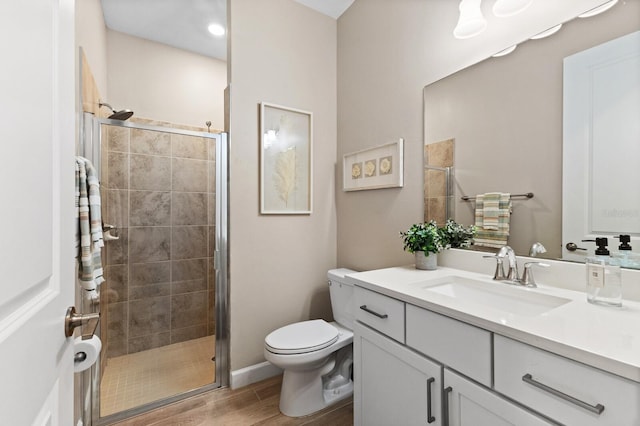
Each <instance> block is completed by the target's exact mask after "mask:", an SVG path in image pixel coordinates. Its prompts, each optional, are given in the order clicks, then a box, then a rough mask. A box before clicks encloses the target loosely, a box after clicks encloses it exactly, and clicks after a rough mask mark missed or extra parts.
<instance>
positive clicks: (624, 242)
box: [613, 234, 640, 268]
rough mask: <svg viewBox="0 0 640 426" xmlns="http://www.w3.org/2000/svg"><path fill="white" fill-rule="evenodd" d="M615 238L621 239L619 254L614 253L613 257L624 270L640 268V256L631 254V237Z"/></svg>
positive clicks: (621, 236)
mask: <svg viewBox="0 0 640 426" xmlns="http://www.w3.org/2000/svg"><path fill="white" fill-rule="evenodd" d="M613 238H618V239H620V245H619V246H618V250H619V252H618V253H614V254H613V257H614V259H616V261H617V262H618V263H619V265H620V266H621V267H623V268H640V255H638V254H637V253H632V252H631V245H630V244H629V243H630V242H631V237H630V236H629V235H624V234H623V235H619V236H615V237H613Z"/></svg>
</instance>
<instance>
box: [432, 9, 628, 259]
mask: <svg viewBox="0 0 640 426" xmlns="http://www.w3.org/2000/svg"><path fill="white" fill-rule="evenodd" d="M638 30H640V2H638V1H626V2H619V3H618V4H616V5H615V6H614V7H613V8H611V9H610V10H608V11H607V12H605V13H603V14H601V15H597V16H594V17H591V18H584V19H583V18H576V19H574V20H572V21H570V22H566V23H564V24H563V26H562V28H561V29H560V31H559V32H557V33H555V34H553V35H552V36H550V37H547V38H544V39H538V40H528V41H527V42H525V43H522V44H520V45H519V46H518V47H517V48H516V50H515V51H514V52H512V53H511V54H509V55H506V56H502V57H491V58H488V59H485V60H483V61H481V62H479V63H477V64H475V65H473V66H471V67H468V68H466V69H463V70H461V71H459V72H456V73H454V74H452V75H450V76H448V77H446V78H444V79H441V80H439V81H437V82H435V83H432V84H430V85H428V86H426V87H425V88H424V92H423V95H424V135H425V139H424V140H425V157H424V160H425V161H424V164H425V176H424V200H423V203H424V206H425V209H424V212H425V220H428V219H431V218H435V219H437V220H442V218H443V217H452V218H454V219H455V220H456V221H458V222H460V223H463V224H472V223H474V210H475V202H474V201H473V200H469V201H464V200H463V199H462V197H463V196H468V197H475V196H476V195H477V194H484V193H487V192H508V193H511V194H527V193H533V194H534V197H533V198H526V197H514V198H513V199H512V206H513V207H512V214H511V218H510V235H509V240H508V244H509V245H510V246H511V247H513V248H514V250H515V251H516V253H517V254H518V255H524V256H526V255H529V252H530V249H531V246H532V245H533V243H535V242H540V243H542V244H543V245H544V246H545V247H546V250H547V252H546V253H544V254H540V255H538V256H540V257H546V258H553V259H559V258H563V259H566V260H580V256H578V257H577V258H573V259H572V258H569V257H567V256H564V257H563V250H562V248H563V247H564V246H565V245H566V243H567V242H568V241H563V237H562V232H563V226H562V221H563V219H562V210H563V197H566V194H564V195H563V60H564V58H566V57H568V56H572V55H574V54H576V53H579V52H582V51H585V50H587V49H590V48H592V47H594V46H599V45H601V44H603V43H606V42H608V41H610V40H613V39H617V38H620V37H622V36H625V35H628V34H631V33H633V32H636V31H638ZM635 126H636V128H637V124H636V125H635ZM637 144H638V141H637V140H636V141H635V145H637ZM634 149H635V151H634ZM629 152H637V147H636V148H633V147H631V148H630V150H629ZM637 158H638V157H636V158H634V159H631V158H629V157H627V158H626V159H621V161H629V162H634V161H635V163H634V164H635V165H633V166H632V165H629V169H632V168H634V167H635V169H636V170H637V169H638V168H640V164H639V163H638V159H637ZM565 161H571V158H565ZM576 161H581V160H580V159H576ZM611 166H612V167H614V168H617V172H616V173H615V174H612V176H617V179H621V180H623V181H621V182H609V183H610V184H611V186H621V187H626V188H632V187H637V186H638V185H639V184H640V182H634V183H632V182H629V181H628V179H633V178H634V176H635V177H636V179H637V176H638V174H637V173H635V172H634V173H635V174H634V173H632V172H628V173H625V172H620V167H618V166H617V165H616V164H611ZM441 169H445V170H441ZM602 173H604V174H605V175H606V173H607V172H606V171H601V173H600V175H601V176H602V175H603V174H602ZM447 175H449V176H450V178H449V179H448V180H447V178H446V176H447ZM627 175H628V176H627ZM624 178H626V179H627V180H626V183H625V179H624ZM578 184H579V185H590V184H591V183H590V181H589V180H585V181H584V182H579V183H578ZM447 186H448V187H449V192H448V193H447V191H446V187H447ZM635 192H636V193H637V192H638V191H635ZM626 193H628V194H629V195H631V192H630V191H626ZM633 196H636V195H633ZM636 197H637V198H640V195H638V196H636ZM636 201H637V202H638V205H640V199H638V200H636ZM447 207H448V211H449V213H448V214H447V213H446V210H445V209H447ZM637 221H638V223H640V216H638V219H637ZM632 228H633V227H632ZM632 228H629V229H624V230H623V229H620V233H623V232H624V233H627V234H631V235H632V237H633V238H634V240H635V241H634V242H635V244H636V245H637V246H638V247H634V249H633V250H634V252H638V251H640V241H638V240H637V239H638V237H640V233H638V229H637V227H635V228H636V229H632ZM611 235H613V234H610V235H609V236H610V237H611ZM575 243H579V247H580V248H583V247H584V248H586V249H588V251H584V252H583V251H580V250H578V251H577V253H578V254H580V255H581V257H582V258H584V254H582V253H593V249H594V247H592V246H593V243H582V242H581V241H579V240H578V241H575ZM618 244H619V243H618V241H617V240H615V239H613V238H610V243H609V245H610V247H611V248H613V249H617V245H618ZM632 245H633V243H632Z"/></svg>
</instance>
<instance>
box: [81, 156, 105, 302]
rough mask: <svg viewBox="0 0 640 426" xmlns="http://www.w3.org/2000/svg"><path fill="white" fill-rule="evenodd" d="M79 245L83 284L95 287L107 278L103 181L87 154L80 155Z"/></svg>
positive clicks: (93, 289) (93, 290) (83, 286)
mask: <svg viewBox="0 0 640 426" xmlns="http://www.w3.org/2000/svg"><path fill="white" fill-rule="evenodd" d="M75 202H76V220H77V223H78V225H77V229H76V249H77V250H78V256H79V257H80V264H79V278H80V285H81V286H82V288H84V289H85V290H87V291H92V292H93V293H94V294H93V295H92V296H91V297H93V296H94V295H95V296H97V294H95V290H96V288H97V286H98V285H100V284H101V283H102V282H104V278H103V276H102V275H103V272H102V258H101V254H100V251H101V248H102V247H103V246H104V242H103V240H102V215H101V212H100V209H101V202H100V183H99V181H98V175H97V173H96V169H95V168H94V167H93V164H91V162H90V161H89V160H87V159H86V158H83V157H76V191H75Z"/></svg>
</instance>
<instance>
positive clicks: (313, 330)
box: [264, 269, 355, 417]
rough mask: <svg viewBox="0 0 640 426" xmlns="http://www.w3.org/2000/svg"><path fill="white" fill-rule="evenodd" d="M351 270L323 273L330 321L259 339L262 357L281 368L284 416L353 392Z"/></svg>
mask: <svg viewBox="0 0 640 426" xmlns="http://www.w3.org/2000/svg"><path fill="white" fill-rule="evenodd" d="M353 272H355V271H352V270H350V269H332V270H330V271H329V272H328V273H327V277H328V278H329V293H330V294H331V308H332V309H333V317H334V319H335V322H331V323H329V322H326V321H324V320H321V319H318V320H311V321H302V322H297V323H295V324H290V325H287V326H284V327H281V328H279V329H277V330H275V331H274V332H272V333H270V334H269V335H268V336H267V337H266V338H265V339H264V342H265V345H264V357H265V358H266V359H267V361H269V362H271V363H272V364H273V365H275V366H277V367H280V368H282V369H283V370H284V377H283V379H282V391H281V393H280V411H281V412H282V413H283V414H285V415H287V416H290V417H302V416H307V415H309V414H312V413H315V412H316V411H319V410H322V409H323V408H325V407H327V406H329V405H331V404H333V403H334V402H338V401H340V400H341V399H344V398H347V397H349V396H350V395H351V394H352V393H353V377H352V366H353V345H352V343H353V331H352V330H353V321H354V315H353V306H352V304H353V286H352V285H351V284H347V283H345V282H344V276H345V274H349V273H353Z"/></svg>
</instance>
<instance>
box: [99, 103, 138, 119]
mask: <svg viewBox="0 0 640 426" xmlns="http://www.w3.org/2000/svg"><path fill="white" fill-rule="evenodd" d="M99 105H100V106H101V107H103V106H106V107H107V108H109V109H110V110H111V113H112V114H111V115H110V116H109V117H108V118H110V119H111V120H120V121H125V120H128V119H129V118H131V116H132V115H133V111H131V110H130V109H122V110H120V111H116V110H114V109H113V108H112V107H111V105H109V104H108V103H106V102H100V104H99Z"/></svg>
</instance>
